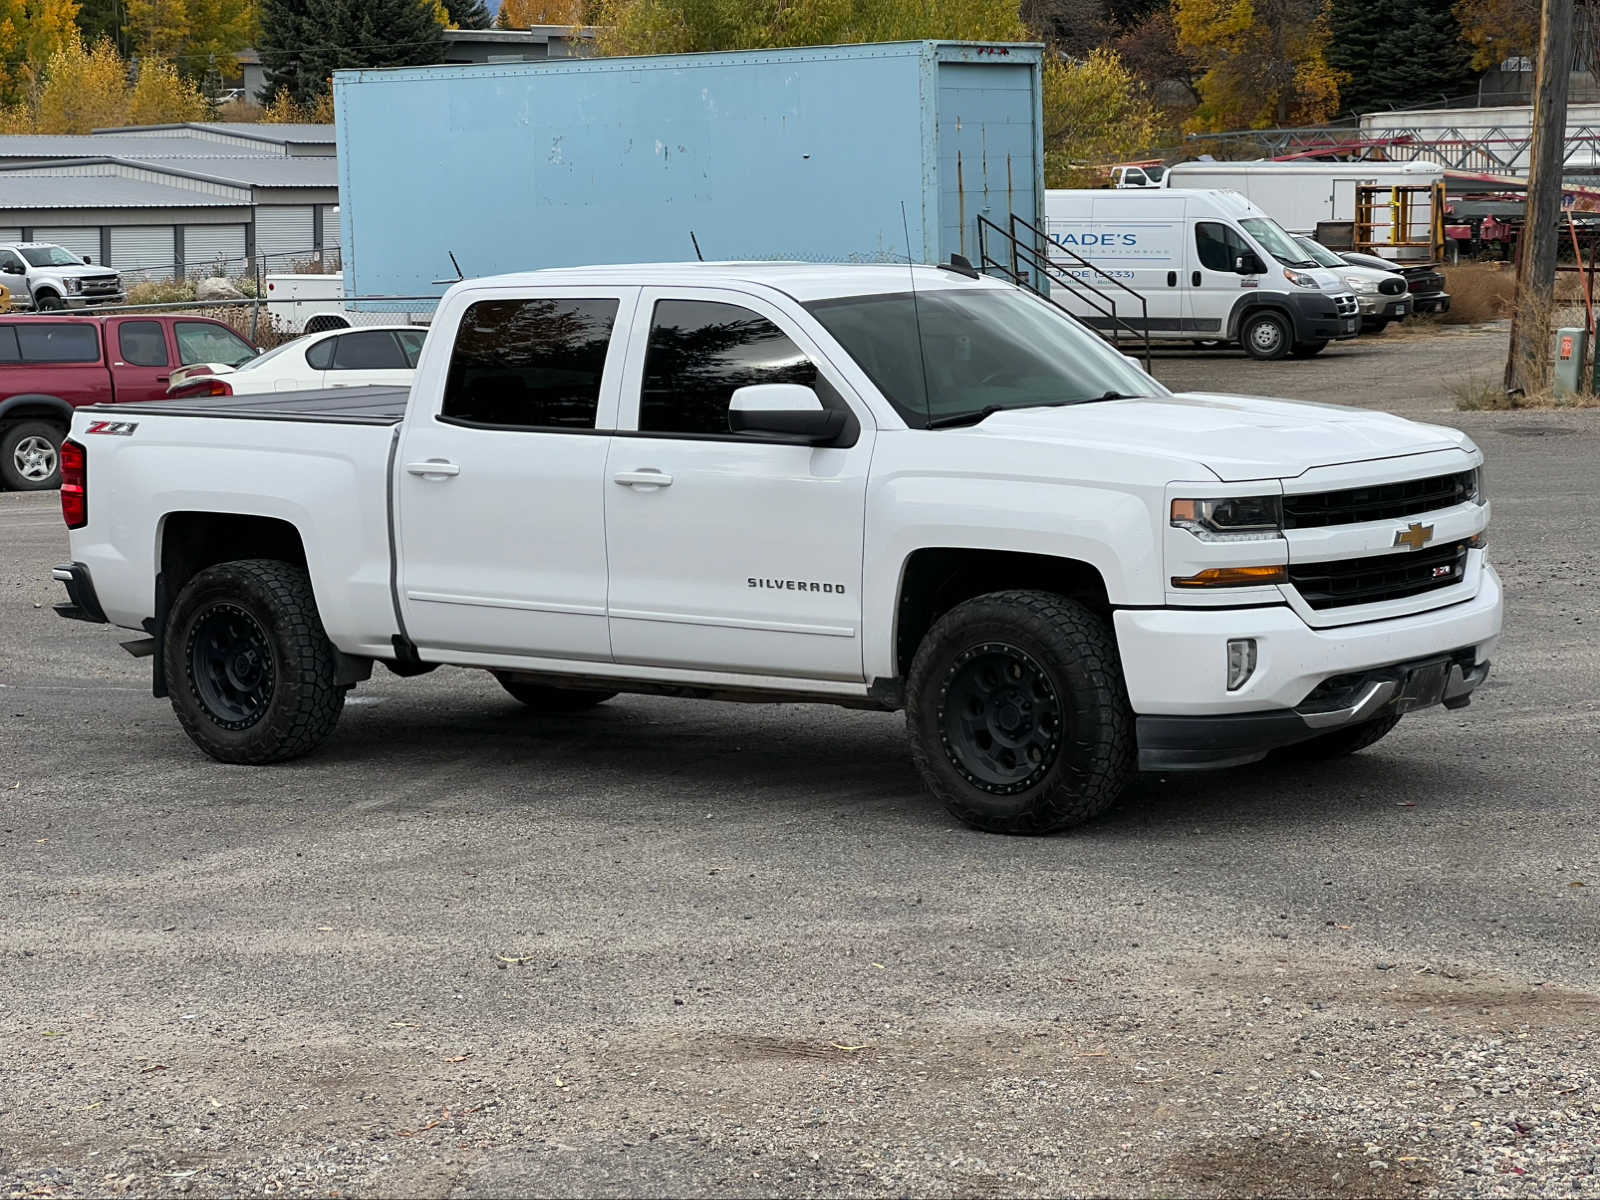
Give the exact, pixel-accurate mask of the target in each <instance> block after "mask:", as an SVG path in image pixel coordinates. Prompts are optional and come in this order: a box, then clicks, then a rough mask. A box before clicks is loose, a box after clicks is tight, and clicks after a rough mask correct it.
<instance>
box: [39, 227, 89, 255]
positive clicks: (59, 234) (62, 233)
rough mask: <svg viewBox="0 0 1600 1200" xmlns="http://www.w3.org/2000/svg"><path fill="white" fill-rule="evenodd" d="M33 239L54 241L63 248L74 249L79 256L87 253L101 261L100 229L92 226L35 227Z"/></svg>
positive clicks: (73, 251)
mask: <svg viewBox="0 0 1600 1200" xmlns="http://www.w3.org/2000/svg"><path fill="white" fill-rule="evenodd" d="M33 240H34V241H36V242H52V243H54V244H55V245H57V246H60V247H61V248H62V249H63V250H70V251H72V253H74V254H76V255H77V256H78V257H79V258H82V257H83V256H84V255H86V254H87V255H88V256H89V257H90V258H92V259H94V261H95V262H99V261H100V230H99V229H96V228H94V227H92V226H91V227H89V228H87V229H85V228H82V227H78V228H73V227H70V226H69V227H64V228H59V229H35V230H34V231H33Z"/></svg>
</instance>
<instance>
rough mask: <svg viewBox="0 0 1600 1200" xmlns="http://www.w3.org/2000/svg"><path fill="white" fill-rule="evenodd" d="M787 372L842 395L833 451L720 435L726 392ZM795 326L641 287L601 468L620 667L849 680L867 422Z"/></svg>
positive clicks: (857, 616)
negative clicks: (843, 423) (844, 420)
mask: <svg viewBox="0 0 1600 1200" xmlns="http://www.w3.org/2000/svg"><path fill="white" fill-rule="evenodd" d="M762 383H797V384H804V385H806V386H809V387H812V388H814V389H815V390H816V392H817V394H818V396H819V398H820V399H821V400H822V401H823V403H824V404H825V405H828V406H833V407H843V408H844V409H845V410H846V411H847V412H848V413H849V414H850V420H849V422H848V431H847V433H846V434H845V435H844V436H843V437H842V438H841V439H840V441H839V444H838V445H836V446H828V447H820V446H810V445H794V444H777V443H774V442H772V441H770V440H762V438H761V437H760V436H759V435H754V434H735V433H733V432H731V430H730V427H729V421H728V406H729V402H730V400H731V398H732V396H733V393H734V390H735V389H737V388H740V387H744V386H746V385H752V384H762ZM849 394H850V393H849V389H848V385H847V384H846V383H845V382H844V380H843V378H842V377H841V376H839V375H838V374H837V372H836V370H835V369H834V368H833V366H832V365H831V364H829V363H828V362H827V360H826V359H825V357H824V356H823V355H822V353H821V352H820V350H819V348H818V346H817V344H816V343H815V342H814V341H813V340H812V339H811V337H810V336H809V334H808V333H807V332H806V331H805V328H804V327H803V326H802V324H801V323H800V322H799V321H797V320H795V319H794V318H793V317H791V316H790V315H789V314H787V313H785V312H784V311H783V310H781V309H779V308H778V307H777V306H775V305H773V304H771V303H769V302H768V301H766V300H765V299H763V298H760V297H757V296H753V295H748V294H745V293H742V292H736V291H727V290H722V289H705V288H681V289H675V288H650V289H645V291H644V293H643V294H642V296H641V298H640V303H639V311H638V317H637V319H636V321H635V328H634V337H633V342H632V345H631V346H630V348H629V353H628V366H627V371H626V375H625V378H624V383H623V391H622V411H621V420H620V422H619V424H618V428H617V435H616V437H615V439H614V440H613V441H612V443H611V448H610V454H609V457H608V460H607V464H606V471H605V484H604V490H605V510H606V546H607V559H608V562H609V565H610V575H611V586H610V602H609V608H610V614H611V645H612V652H613V654H614V656H615V658H616V661H617V662H619V663H636V664H640V665H652V666H665V667H675V668H692V669H698V670H708V671H721V672H729V673H738V674H745V675H785V676H808V677H811V678H817V679H836V680H852V681H853V680H859V679H861V678H863V665H862V649H861V613H862V607H861V568H862V533H863V528H864V506H865V501H866V483H867V470H868V465H869V463H870V461H871V456H872V443H873V435H874V432H875V429H874V426H873V425H872V424H871V417H870V413H869V412H868V411H867V409H866V408H865V406H863V405H861V404H859V402H857V403H855V404H851V402H850V401H849V400H847V399H846V398H845V397H846V396H848V395H849Z"/></svg>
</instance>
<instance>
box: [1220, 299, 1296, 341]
mask: <svg viewBox="0 0 1600 1200" xmlns="http://www.w3.org/2000/svg"><path fill="white" fill-rule="evenodd" d="M1263 309H1271V310H1272V311H1273V312H1275V313H1277V314H1278V315H1279V316H1281V317H1282V318H1283V319H1284V320H1285V321H1287V322H1289V336H1290V337H1291V338H1292V337H1293V336H1294V329H1295V321H1294V309H1293V308H1291V307H1290V305H1289V302H1288V300H1286V299H1284V298H1283V297H1281V296H1279V295H1278V294H1277V293H1275V292H1257V293H1256V294H1254V295H1245V296H1240V297H1239V298H1238V299H1237V300H1235V301H1234V302H1233V309H1232V311H1230V312H1229V313H1228V340H1229V341H1237V340H1238V338H1239V329H1240V327H1241V326H1242V325H1243V324H1244V322H1245V318H1247V317H1249V316H1252V315H1253V314H1255V313H1257V312H1260V311H1262V310H1263Z"/></svg>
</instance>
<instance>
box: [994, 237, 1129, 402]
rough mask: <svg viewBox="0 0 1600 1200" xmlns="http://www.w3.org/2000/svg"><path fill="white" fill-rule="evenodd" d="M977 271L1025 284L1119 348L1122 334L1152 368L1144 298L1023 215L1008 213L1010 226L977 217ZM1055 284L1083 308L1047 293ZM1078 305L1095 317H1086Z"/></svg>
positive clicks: (1055, 287)
mask: <svg viewBox="0 0 1600 1200" xmlns="http://www.w3.org/2000/svg"><path fill="white" fill-rule="evenodd" d="M978 269H979V270H980V271H984V272H986V273H990V274H997V275H1000V276H1002V277H1003V278H1005V279H1007V280H1009V281H1010V282H1012V283H1014V284H1016V285H1018V286H1019V287H1023V288H1026V289H1027V290H1028V291H1030V292H1032V293H1033V294H1034V295H1036V296H1038V297H1039V298H1040V299H1041V300H1044V301H1046V302H1047V303H1049V304H1053V305H1055V307H1057V308H1059V309H1060V310H1061V311H1062V312H1064V313H1066V314H1067V315H1068V316H1069V317H1072V318H1073V319H1074V320H1076V321H1079V322H1081V323H1082V324H1083V325H1085V326H1086V327H1087V328H1089V329H1092V330H1094V332H1096V333H1098V334H1099V335H1100V336H1101V337H1103V338H1105V339H1106V341H1108V342H1110V343H1111V344H1112V345H1113V346H1115V347H1116V348H1117V349H1119V350H1121V349H1122V348H1123V345H1124V340H1125V338H1126V340H1129V341H1131V342H1132V343H1133V344H1134V348H1135V350H1136V351H1137V352H1138V353H1139V356H1140V357H1141V358H1143V359H1144V367H1145V370H1147V371H1148V370H1149V369H1150V310H1149V305H1147V304H1146V303H1145V298H1144V297H1143V296H1141V295H1140V294H1139V293H1138V292H1136V291H1134V290H1133V289H1132V288H1131V287H1129V286H1128V285H1127V284H1125V283H1123V282H1122V281H1121V280H1120V279H1114V278H1113V277H1112V276H1110V275H1108V274H1106V272H1104V271H1102V270H1101V269H1100V268H1099V267H1097V266H1095V265H1094V263H1092V262H1090V261H1089V260H1088V259H1086V258H1084V257H1083V255H1081V254H1079V253H1078V252H1077V251H1076V250H1074V249H1073V248H1072V247H1071V246H1068V245H1065V244H1063V243H1062V242H1060V241H1058V240H1057V239H1055V238H1053V237H1051V236H1050V235H1049V234H1048V233H1046V232H1045V231H1044V230H1042V229H1040V228H1039V227H1038V226H1037V225H1035V224H1034V223H1033V222H1032V221H1030V220H1028V219H1027V218H1026V217H1020V216H1018V215H1017V214H1016V213H1012V214H1011V220H1010V223H1009V227H1002V226H1000V225H997V224H996V223H995V222H993V221H991V220H989V218H988V217H985V216H982V215H981V214H980V215H979V217H978ZM1057 288H1059V289H1060V291H1061V293H1062V294H1064V295H1066V296H1070V297H1071V298H1072V300H1073V301H1074V302H1075V303H1076V305H1078V306H1081V307H1080V308H1079V311H1077V312H1074V311H1073V309H1072V308H1069V307H1068V306H1067V305H1066V304H1063V303H1062V302H1061V299H1060V297H1058V296H1056V295H1052V294H1051V293H1052V291H1054V290H1055V289H1057ZM1119 304H1120V305H1121V306H1122V311H1121V312H1119V311H1118V305H1119ZM1082 308H1088V309H1089V310H1091V312H1093V313H1095V314H1098V315H1097V316H1088V317H1085V316H1084V315H1083V314H1082ZM1135 313H1137V315H1135ZM1124 314H1125V315H1124ZM1126 352H1127V351H1124V353H1126Z"/></svg>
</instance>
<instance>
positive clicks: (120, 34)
mask: <svg viewBox="0 0 1600 1200" xmlns="http://www.w3.org/2000/svg"><path fill="white" fill-rule="evenodd" d="M122 10H123V0H82V2H81V3H80V4H79V5H78V28H79V29H81V30H82V31H83V40H84V42H85V43H86V44H88V45H90V46H92V45H94V44H95V43H96V42H98V41H99V40H100V39H101V38H107V39H109V40H110V41H111V43H112V44H113V45H114V46H116V48H117V49H118V51H120V52H121V53H123V54H126V53H127V52H128V39H127V36H126V35H125V33H124V31H123V11H122Z"/></svg>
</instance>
